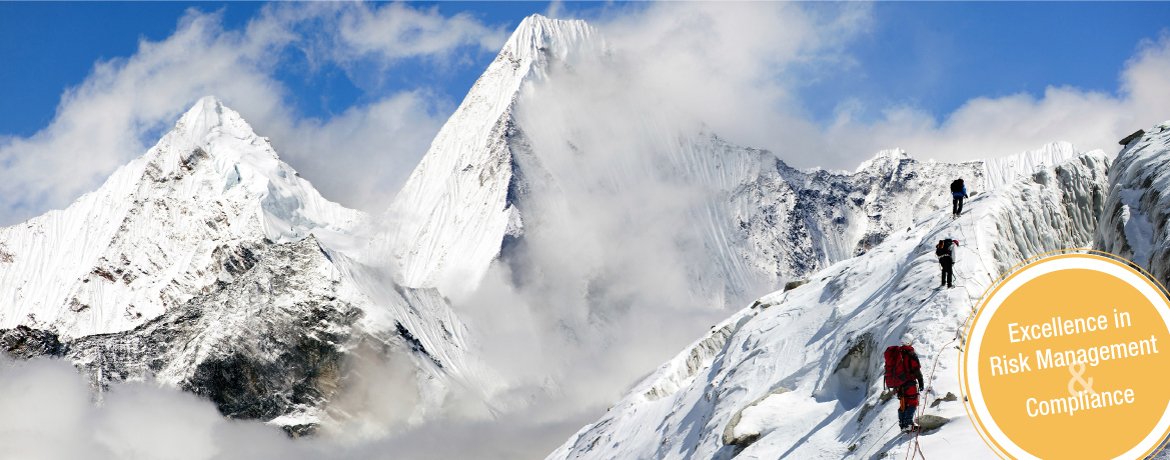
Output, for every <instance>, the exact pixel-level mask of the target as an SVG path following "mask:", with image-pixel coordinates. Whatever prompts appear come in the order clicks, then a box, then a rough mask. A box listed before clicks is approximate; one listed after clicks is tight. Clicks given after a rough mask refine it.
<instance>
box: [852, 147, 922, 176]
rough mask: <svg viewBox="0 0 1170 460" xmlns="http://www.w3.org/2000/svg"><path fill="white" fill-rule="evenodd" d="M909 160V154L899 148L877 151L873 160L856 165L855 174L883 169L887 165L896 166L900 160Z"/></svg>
mask: <svg viewBox="0 0 1170 460" xmlns="http://www.w3.org/2000/svg"><path fill="white" fill-rule="evenodd" d="M910 159H912V158H911V157H910V154H909V153H906V151H905V150H902V149H900V148H893V149H885V150H882V151H879V152H878V153H877V155H874V156H873V158H870V159H868V160H865V161H863V162H861V164H860V165H857V169H856V170H855V172H862V171H865V170H867V169H873V168H882V167H885V166H888V165H897V164H898V162H900V161H902V160H910Z"/></svg>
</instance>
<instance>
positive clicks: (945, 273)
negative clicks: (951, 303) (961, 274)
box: [934, 239, 959, 289]
mask: <svg viewBox="0 0 1170 460" xmlns="http://www.w3.org/2000/svg"><path fill="white" fill-rule="evenodd" d="M958 245H959V240H952V239H945V240H939V241H938V244H937V245H935V246H934V255H935V256H937V257H938V264H939V266H941V267H942V284H941V285H939V288H940V289H941V288H942V287H944V286H945V287H948V288H952V287H955V286H954V282H955V272H954V270H953V267H954V265H955V246H958Z"/></svg>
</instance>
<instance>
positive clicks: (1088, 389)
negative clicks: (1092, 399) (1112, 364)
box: [1068, 363, 1097, 396]
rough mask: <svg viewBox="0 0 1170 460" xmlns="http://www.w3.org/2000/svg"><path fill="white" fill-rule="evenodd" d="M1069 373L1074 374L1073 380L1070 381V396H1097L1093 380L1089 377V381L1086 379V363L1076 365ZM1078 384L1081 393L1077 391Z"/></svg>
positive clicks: (1071, 367)
mask: <svg viewBox="0 0 1170 460" xmlns="http://www.w3.org/2000/svg"><path fill="white" fill-rule="evenodd" d="M1068 373H1069V374H1072V378H1071V379H1069V380H1068V394H1070V395H1072V396H1076V395H1079V394H1081V393H1089V394H1097V392H1096V391H1093V378H1092V377H1089V379H1088V380H1085V379H1084V376H1085V363H1075V364H1073V365H1071V366H1069V367H1068ZM1077 384H1079V385H1080V386H1081V391H1077V390H1076V389H1075V385H1077Z"/></svg>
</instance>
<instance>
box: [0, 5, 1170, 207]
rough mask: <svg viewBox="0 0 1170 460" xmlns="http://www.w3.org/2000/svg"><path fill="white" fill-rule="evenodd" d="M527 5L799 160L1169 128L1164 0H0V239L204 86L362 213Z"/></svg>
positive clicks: (995, 148) (843, 162)
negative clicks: (593, 33) (586, 30)
mask: <svg viewBox="0 0 1170 460" xmlns="http://www.w3.org/2000/svg"><path fill="white" fill-rule="evenodd" d="M533 13H543V14H546V15H550V16H553V17H557V18H562V19H569V18H580V19H585V20H587V21H589V22H590V23H591V24H592V25H594V26H596V27H598V28H599V30H600V31H601V32H602V33H603V34H604V35H605V36H606V37H607V40H610V42H611V44H613V45H614V46H615V48H619V49H621V50H622V52H623V53H626V54H625V55H627V56H637V59H639V60H640V64H641V65H643V66H644V67H646V68H648V69H650V71H648V72H646V73H647V74H648V75H656V76H657V78H659V79H661V80H662V81H659V82H656V83H661V86H662V87H663V88H668V89H670V90H673V91H675V92H673V93H669V94H665V95H664V97H666V98H667V99H670V100H672V102H676V103H677V104H679V105H680V107H679V110H680V111H681V112H687V113H692V114H694V115H695V116H697V117H699V118H701V119H702V120H703V121H704V122H705V123H706V124H707V125H708V127H710V128H711V129H712V130H714V131H715V132H717V133H719V134H720V135H721V136H722V137H724V138H727V139H729V140H731V141H733V142H736V143H739V144H742V145H751V146H756V147H763V148H767V149H770V150H772V151H773V152H775V153H776V154H777V155H778V156H779V157H781V158H782V159H784V160H786V161H788V162H789V163H791V164H793V165H795V166H798V167H810V166H823V167H828V168H833V169H846V170H848V169H852V168H853V167H854V166H856V164H857V163H859V162H860V161H861V160H864V159H865V158H868V157H869V156H872V155H873V153H875V152H876V151H877V150H879V149H885V148H893V147H901V148H905V149H907V150H908V151H909V152H911V154H912V155H916V156H920V157H924V158H936V159H940V160H950V161H957V160H970V159H975V158H983V157H987V156H998V155H1004V154H1011V153H1018V152H1020V151H1023V150H1027V149H1034V148H1039V147H1040V146H1041V145H1042V144H1043V143H1046V142H1051V141H1059V140H1066V141H1072V142H1074V143H1076V144H1077V145H1079V146H1081V147H1083V148H1085V149H1091V148H1102V149H1106V150H1109V149H1115V148H1116V147H1113V146H1112V144H1113V143H1115V141H1116V139H1117V138H1119V137H1120V136H1123V135H1124V134H1128V133H1129V132H1132V131H1133V130H1135V129H1137V128H1142V127H1148V126H1150V124H1151V123H1157V122H1161V121H1164V120H1165V119H1166V118H1170V110H1167V109H1166V107H1170V29H1168V27H1170V2H1136V3H1089V2H1070V3H1055V2H1029V3H1023V2H989V3H960V2H930V3H928V2H879V3H856V2H850V3H819V2H818V3H750V4H728V3H701V2H688V3H669V4H651V3H633V4H627V3H546V2H510V3H501V2H437V3H397V4H388V3H380V4H350V3H281V4H262V3H241V2H228V3H210V2H209V3H183V2H133V3H97V2H94V3H89V2H71V3H47V2H24V3H14V2H0V56H2V59H3V63H4V65H3V66H0V100H2V101H4V102H3V104H0V225H4V224H10V223H14V222H18V221H20V220H23V219H26V218H28V217H31V216H33V215H36V214H40V213H42V212H44V211H45V210H47V209H53V208H59V207H62V206H65V205H67V204H68V203H69V202H70V201H72V200H73V199H74V198H76V196H78V195H80V194H81V193H84V192H85V191H89V190H92V189H93V188H95V187H96V186H98V185H99V184H100V183H101V181H102V180H104V178H105V177H107V176H108V175H109V174H110V173H111V172H112V171H113V169H115V168H116V167H118V166H119V165H121V164H124V163H125V162H126V161H128V160H129V159H131V158H134V157H136V156H138V155H141V153H142V152H143V151H144V150H145V149H146V148H148V147H149V146H150V145H151V144H153V142H154V141H155V140H156V138H157V136H158V135H159V134H160V133H161V132H162V131H163V130H165V129H167V128H168V127H169V126H170V125H172V124H173V123H174V119H175V118H176V117H177V116H178V115H179V114H180V113H181V112H182V111H183V110H184V109H185V108H186V107H188V106H189V105H190V104H191V103H192V102H194V100H195V99H197V98H198V97H199V96H202V95H206V94H214V95H218V96H220V97H221V98H223V99H224V100H225V102H226V103H228V104H229V105H230V106H232V107H233V108H235V109H237V110H239V111H240V112H241V113H242V114H243V115H244V116H245V118H246V119H248V120H249V122H251V123H252V124H253V126H254V127H255V128H256V130H257V131H258V132H260V133H261V134H262V135H266V136H269V137H271V138H272V140H273V143H274V145H275V146H276V148H277V150H278V151H279V152H280V154H281V155H282V158H284V159H285V160H286V161H288V162H289V163H290V164H292V165H293V166H294V167H295V168H297V169H298V171H300V172H301V173H302V174H303V175H305V176H306V177H308V178H309V179H310V180H311V181H312V182H313V183H314V185H316V186H317V187H318V188H319V189H321V191H322V193H324V194H325V196H326V197H329V198H330V199H333V200H336V201H339V202H341V203H342V204H346V205H348V206H352V207H357V208H362V209H367V210H371V211H376V210H378V208H379V206H383V205H384V203H385V202H386V201H387V197H388V196H392V195H393V193H394V192H395V191H396V190H397V188H398V187H399V186H400V185H401V183H402V181H403V180H405V177H406V175H407V174H409V172H410V170H411V168H412V167H413V165H414V164H416V163H417V161H418V159H419V158H420V157H421V155H422V154H423V153H424V152H425V151H426V148H427V146H428V145H429V142H430V140H431V139H432V138H433V136H434V134H435V133H436V132H437V131H438V129H439V127H440V126H441V125H442V123H443V121H445V120H446V118H447V117H448V116H449V115H450V114H451V112H452V111H453V110H454V109H455V107H456V106H457V104H458V103H459V102H460V101H461V100H462V98H463V96H464V95H465V94H466V93H467V91H468V89H469V88H470V87H471V85H472V83H473V82H474V81H475V79H476V78H477V77H478V76H479V73H480V72H481V71H482V70H483V69H484V68H485V67H486V66H487V64H488V63H489V62H490V61H491V60H492V59H493V58H494V57H495V54H496V53H497V51H498V50H499V47H500V46H501V45H502V43H503V42H504V40H505V39H506V37H507V36H508V34H509V33H510V32H511V31H512V30H513V28H514V27H515V26H516V25H517V24H518V23H519V22H520V20H521V19H523V18H524V17H525V16H527V15H530V14H533ZM655 69H657V74H655ZM96 113H100V114H102V115H100V116H96V115H94V114H96ZM80 151H84V152H85V153H84V155H85V156H84V158H83V160H84V161H78V160H79V157H78V155H81V154H80V153H78V152H80Z"/></svg>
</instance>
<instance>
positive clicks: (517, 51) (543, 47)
mask: <svg viewBox="0 0 1170 460" xmlns="http://www.w3.org/2000/svg"><path fill="white" fill-rule="evenodd" d="M596 34H597V32H596V30H595V29H594V28H593V27H592V26H590V25H589V24H588V23H586V22H585V21H582V20H579V19H572V20H563V19H551V18H547V17H544V16H541V15H539V14H534V15H532V16H529V17H527V18H524V20H523V21H520V25H519V26H517V27H516V30H515V31H514V32H512V36H511V37H509V38H508V41H507V43H505V44H504V48H503V50H502V51H501V54H510V55H512V56H514V57H515V58H516V59H518V60H520V61H527V62H528V63H531V62H540V61H541V60H542V59H544V58H545V57H546V56H550V55H551V56H554V57H557V58H561V59H563V58H564V57H565V56H566V55H567V54H568V53H569V52H570V51H572V49H573V48H574V47H576V46H578V45H579V44H581V43H583V42H587V41H589V40H591V39H592V38H593V37H594V36H595V35H596Z"/></svg>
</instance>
